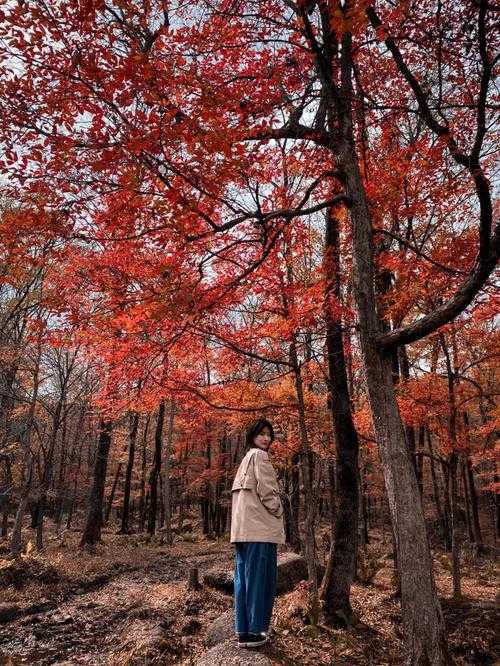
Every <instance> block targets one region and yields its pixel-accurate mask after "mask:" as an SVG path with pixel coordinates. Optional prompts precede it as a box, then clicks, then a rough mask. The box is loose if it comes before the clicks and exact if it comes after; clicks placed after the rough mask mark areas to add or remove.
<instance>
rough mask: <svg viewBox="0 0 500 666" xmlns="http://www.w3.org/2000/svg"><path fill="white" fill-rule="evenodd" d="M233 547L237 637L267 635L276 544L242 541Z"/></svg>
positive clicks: (274, 586)
mask: <svg viewBox="0 0 500 666" xmlns="http://www.w3.org/2000/svg"><path fill="white" fill-rule="evenodd" d="M234 545H235V553H234V556H235V557H234V628H235V630H236V633H238V634H245V633H251V634H258V633H259V632H261V631H267V630H268V629H269V624H270V622H271V615H272V612H273V605H274V597H275V596H276V577H277V563H278V549H277V544H275V543H263V542H255V541H245V542H243V541H241V542H236V543H235V544H234Z"/></svg>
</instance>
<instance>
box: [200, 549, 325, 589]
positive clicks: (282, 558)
mask: <svg viewBox="0 0 500 666" xmlns="http://www.w3.org/2000/svg"><path fill="white" fill-rule="evenodd" d="M323 573H324V567H323V566H318V577H319V579H320V580H321V578H322V577H323ZM233 575H234V572H233V571H228V570H227V569H210V570H209V571H207V572H206V573H205V575H204V576H203V582H204V584H205V585H208V586H209V587H214V588H215V589H216V590H220V591H221V592H225V593H226V594H233V591H234V578H233ZM306 579H307V565H306V561H305V559H304V557H302V555H297V553H282V554H281V555H278V578H277V583H276V594H286V593H287V592H290V591H291V590H293V588H294V587H295V585H297V583H298V582H299V581H301V580H306Z"/></svg>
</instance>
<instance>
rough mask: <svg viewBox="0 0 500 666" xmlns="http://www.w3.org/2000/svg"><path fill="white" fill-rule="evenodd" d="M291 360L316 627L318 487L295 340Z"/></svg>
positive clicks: (317, 614)
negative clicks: (315, 520)
mask: <svg viewBox="0 0 500 666" xmlns="http://www.w3.org/2000/svg"><path fill="white" fill-rule="evenodd" d="M290 362H291V366H292V368H293V372H294V379H295V391H296V394H297V402H298V405H299V429H300V440H301V456H300V462H301V470H302V483H303V486H304V492H305V496H306V497H307V498H308V501H307V502H306V505H305V513H306V515H305V521H304V551H305V553H304V554H305V559H306V563H307V573H308V579H309V584H310V608H311V612H310V621H311V625H312V626H313V627H316V626H317V625H318V622H319V613H320V604H319V590H318V571H317V560H316V542H315V538H314V515H315V513H316V499H317V498H316V489H314V488H313V487H312V485H313V484H312V479H311V468H310V461H309V455H310V453H311V451H310V446H309V436H308V433H307V425H306V418H305V404H304V390H303V384H302V376H301V372H300V366H299V361H298V358H297V350H296V347H295V341H293V342H292V344H291V345H290Z"/></svg>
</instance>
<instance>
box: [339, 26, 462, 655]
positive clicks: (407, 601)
mask: <svg viewBox="0 0 500 666" xmlns="http://www.w3.org/2000/svg"><path fill="white" fill-rule="evenodd" d="M351 42H352V37H351V35H350V34H349V33H345V34H344V37H343V43H342V83H343V86H342V97H341V99H340V100H338V102H337V104H338V107H339V110H340V114H339V116H340V122H341V128H342V136H343V141H342V142H341V144H340V145H339V154H338V158H337V159H338V164H339V166H340V168H341V169H342V170H343V171H344V172H345V177H346V194H347V195H348V197H349V198H350V201H351V219H352V226H353V292H354V297H355V301H356V305H357V311H358V317H359V337H360V345H361V352H362V356H363V362H364V368H365V376H366V384H367V389H368V398H369V402H370V407H371V411H372V414H373V423H374V429H375V433H376V437H377V442H378V446H379V451H380V457H381V460H382V467H383V473H384V481H385V487H386V491H387V496H388V498H389V507H390V511H391V518H392V522H393V525H394V531H395V537H396V548H397V555H398V562H399V571H400V575H401V607H402V616H403V628H404V635H405V641H406V647H407V662H408V663H409V664H411V665H412V666H417V665H418V666H420V665H424V664H429V663H430V664H432V665H433V666H443V665H444V664H446V663H447V662H448V660H449V657H448V653H447V648H446V641H445V630H444V621H443V616H442V612H441V608H440V605H439V601H438V597H437V591H436V586H435V581H434V576H433V570H432V559H431V552H430V548H429V543H428V539H427V534H426V528H425V521H424V514H423V510H422V503H421V498H420V493H419V490H418V485H417V479H416V475H415V469H414V464H413V460H412V458H411V455H410V452H409V447H408V443H407V441H406V437H405V431H404V426H403V423H402V421H401V416H400V413H399V409H398V404H397V401H396V395H395V390H394V383H393V378H392V353H391V350H390V349H389V350H388V351H385V350H383V349H381V347H380V346H379V345H378V344H377V343H376V338H377V336H379V335H380V334H381V333H382V332H383V330H384V327H383V325H382V322H381V321H380V319H379V317H378V313H377V305H376V300H375V291H374V278H375V270H374V261H373V249H372V225H371V218H370V212H369V208H368V201H367V196H366V192H365V190H364V186H363V181H362V177H361V173H360V171H359V165H358V161H357V157H356V154H355V149H354V145H355V144H354V136H353V126H352V109H351V100H352V98H353V89H352V60H351V48H352V45H351Z"/></svg>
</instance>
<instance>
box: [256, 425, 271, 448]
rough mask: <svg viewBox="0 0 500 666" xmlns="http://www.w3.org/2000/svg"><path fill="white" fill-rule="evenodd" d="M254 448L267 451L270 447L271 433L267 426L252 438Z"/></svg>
mask: <svg viewBox="0 0 500 666" xmlns="http://www.w3.org/2000/svg"><path fill="white" fill-rule="evenodd" d="M253 441H254V443H255V446H258V447H259V449H263V450H264V451H267V450H268V448H269V447H270V446H271V431H270V430H269V428H268V427H267V426H265V427H264V428H263V429H262V430H261V431H260V432H259V434H258V435H256V436H255V438H254V440H253Z"/></svg>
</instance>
